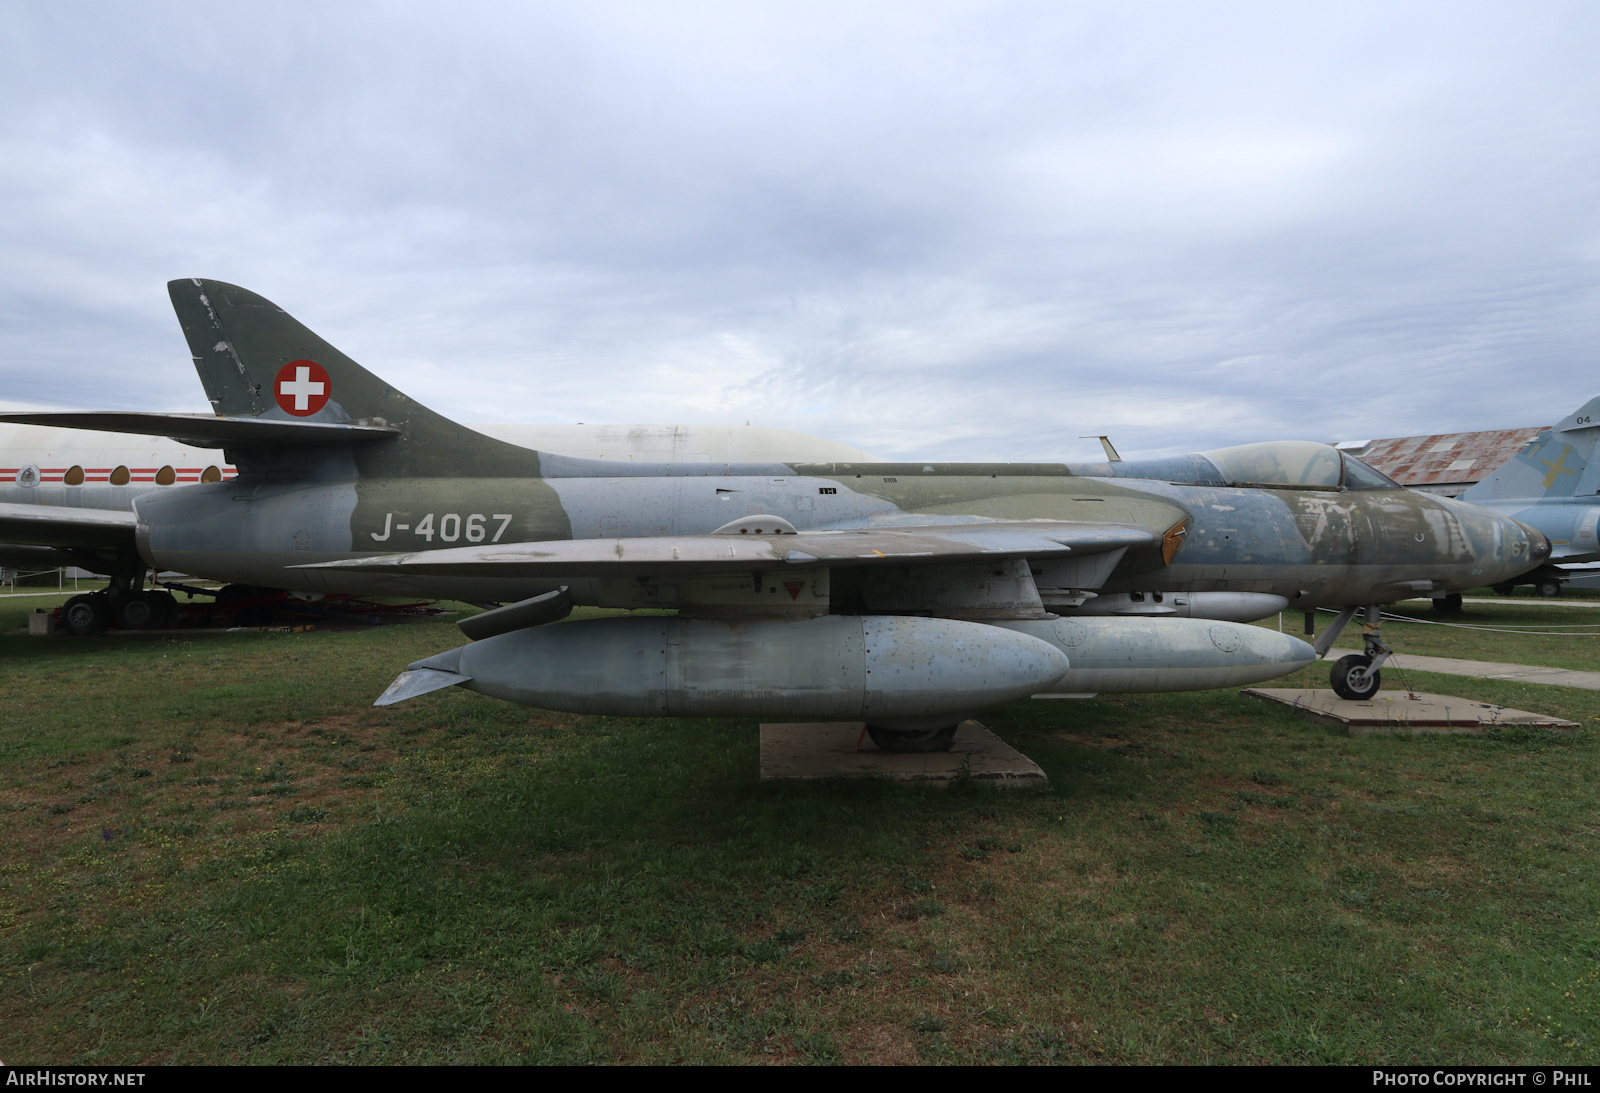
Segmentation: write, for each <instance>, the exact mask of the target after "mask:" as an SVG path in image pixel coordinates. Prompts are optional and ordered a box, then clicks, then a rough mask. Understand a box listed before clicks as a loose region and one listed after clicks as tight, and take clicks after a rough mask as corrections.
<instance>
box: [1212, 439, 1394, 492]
mask: <svg viewBox="0 0 1600 1093" xmlns="http://www.w3.org/2000/svg"><path fill="white" fill-rule="evenodd" d="M1200 454H1201V455H1203V456H1205V457H1206V458H1207V459H1209V460H1211V462H1212V463H1215V464H1216V466H1217V469H1218V470H1219V471H1221V472H1222V477H1223V478H1224V479H1225V480H1226V481H1227V483H1228V484H1229V485H1230V486H1281V487H1291V488H1300V489H1323V490H1336V489H1339V488H1340V487H1341V486H1343V487H1344V488H1345V489H1349V490H1393V489H1399V488H1400V486H1399V484H1398V483H1396V482H1394V481H1393V480H1391V479H1390V478H1388V477H1387V476H1386V475H1383V474H1381V473H1379V472H1378V471H1375V470H1373V469H1372V468H1371V467H1369V466H1367V465H1366V464H1365V463H1363V462H1361V460H1359V459H1357V458H1355V457H1354V456H1351V455H1347V454H1345V453H1344V452H1341V451H1339V450H1338V449H1337V448H1334V447H1332V446H1331V445H1328V444H1318V443H1316V442H1315V441H1311V440H1271V441H1267V442H1265V443H1262V444H1239V445H1236V446H1234V447H1232V448H1216V449H1214V450H1212V451H1209V452H1201V453H1200Z"/></svg>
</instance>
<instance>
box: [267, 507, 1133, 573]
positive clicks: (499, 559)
mask: <svg viewBox="0 0 1600 1093" xmlns="http://www.w3.org/2000/svg"><path fill="white" fill-rule="evenodd" d="M1155 541H1156V536H1155V535H1153V534H1152V533H1151V532H1149V531H1147V530H1145V529H1144V528H1139V527H1130V526H1128V525H1126V524H1101V523H1086V522H1066V521H1053V520H1028V521H1012V522H1000V521H995V522H991V523H982V524H955V525H937V526H922V527H892V528H859V529H852V530H848V531H802V532H799V533H797V534H792V535H760V536H757V535H750V536H744V535H728V534H718V535H680V536H660V537H656V538H641V539H564V540H558V541H555V542H546V543H503V544H500V545H498V546H482V547H457V548H452V549H449V550H428V551H420V552H417V553H414V554H391V555H377V556H374V557H370V558H353V559H350V560H348V561H342V562H322V563H319V564H316V565H307V566H297V567H296V568H299V569H357V570H363V571H367V572H375V573H397V574H398V573H404V574H424V575H429V576H441V577H453V576H470V577H582V576H633V575H645V574H650V573H658V572H662V571H670V572H673V573H677V574H682V575H691V574H697V573H704V574H714V573H727V572H746V571H749V570H752V569H760V568H770V567H779V566H818V565H828V566H851V567H856V566H873V565H912V564H930V563H941V564H942V563H950V562H961V561H978V560H988V559H994V560H999V559H1003V558H1028V557H1046V556H1049V555H1052V554H1055V555H1061V554H1069V553H1074V552H1076V553H1080V554H1093V553H1099V552H1101V551H1108V550H1116V549H1118V548H1122V547H1130V546H1147V545H1149V544H1151V543H1154V542H1155Z"/></svg>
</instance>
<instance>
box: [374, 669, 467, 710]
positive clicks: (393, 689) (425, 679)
mask: <svg viewBox="0 0 1600 1093" xmlns="http://www.w3.org/2000/svg"><path fill="white" fill-rule="evenodd" d="M471 678H472V677H471V676H464V675H458V674H457V673H455V672H441V671H438V670H436V669H434V668H412V669H409V670H408V671H404V672H401V673H400V674H399V675H398V676H396V677H395V681H394V682H393V683H391V684H389V689H388V690H386V691H384V692H383V693H382V694H381V695H379V696H378V701H376V702H374V703H373V705H374V706H393V705H394V704H395V703H396V702H404V701H405V700H406V699H408V698H416V697H417V696H418V695H425V694H427V693H428V692H429V691H442V690H444V689H445V688H446V687H454V686H455V685H456V684H457V683H465V682H467V680H469V679H471Z"/></svg>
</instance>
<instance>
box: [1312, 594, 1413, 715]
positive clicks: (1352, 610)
mask: <svg viewBox="0 0 1600 1093" xmlns="http://www.w3.org/2000/svg"><path fill="white" fill-rule="evenodd" d="M1357 611H1365V613H1366V619H1365V620H1364V621H1363V622H1362V624H1361V645H1362V651H1361V652H1360V653H1352V654H1350V655H1349V656H1346V657H1340V658H1339V659H1338V660H1336V661H1334V664H1333V670H1332V671H1330V672H1329V673H1328V682H1329V683H1331V684H1332V686H1333V693H1334V694H1336V695H1338V696H1339V697H1340V698H1348V699H1350V700H1351V701H1354V702H1365V701H1366V700H1367V699H1369V698H1371V697H1372V696H1373V695H1375V694H1377V693H1378V688H1379V687H1380V686H1382V685H1383V676H1382V674H1381V673H1380V672H1379V669H1380V668H1382V667H1383V664H1384V662H1385V661H1387V660H1388V659H1389V658H1390V657H1391V656H1393V655H1394V650H1393V649H1391V648H1389V647H1388V646H1387V645H1385V644H1384V643H1383V621H1382V620H1383V616H1382V614H1381V607H1380V605H1378V604H1375V603H1369V604H1367V606H1366V607H1365V608H1361V607H1347V608H1345V609H1344V610H1343V611H1341V612H1339V617H1338V618H1336V619H1334V620H1333V624H1332V625H1330V626H1329V627H1328V628H1327V629H1326V630H1324V631H1323V632H1322V636H1321V637H1319V638H1318V639H1317V642H1316V645H1315V646H1313V648H1315V649H1316V651H1317V655H1318V656H1319V657H1320V656H1323V655H1325V654H1326V653H1327V651H1328V650H1329V649H1331V648H1333V643H1334V642H1335V641H1337V640H1338V638H1339V634H1340V633H1341V632H1343V630H1344V628H1345V625H1346V624H1347V623H1348V622H1349V621H1350V620H1351V619H1353V618H1355V614H1356V612H1357Z"/></svg>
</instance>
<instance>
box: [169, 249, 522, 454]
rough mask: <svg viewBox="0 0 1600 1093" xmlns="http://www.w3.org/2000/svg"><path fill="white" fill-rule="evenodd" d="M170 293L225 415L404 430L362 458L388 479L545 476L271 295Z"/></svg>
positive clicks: (193, 282)
mask: <svg viewBox="0 0 1600 1093" xmlns="http://www.w3.org/2000/svg"><path fill="white" fill-rule="evenodd" d="M167 292H168V294H169V295H170V296H171V297H172V307H173V310H174V311H176V312H177V314H178V323H179V325H180V326H182V327H183V335H184V337H185V338H186V339H187V340H188V342H189V352H190V353H191V354H192V355H193V357H194V366H195V371H197V372H199V373H200V382H201V383H202V384H204V385H205V389H206V397H207V398H208V399H210V400H211V405H212V407H213V408H214V409H215V410H216V412H217V413H218V414H221V415H225V416H230V417H259V418H268V419H278V420H287V421H310V422H335V423H359V424H373V425H385V424H386V425H394V426H399V427H400V428H401V429H402V430H403V432H402V435H401V436H399V437H397V438H396V439H394V440H392V441H384V442H381V443H379V444H376V445H372V446H369V447H368V448H367V449H366V450H365V451H364V452H363V457H362V458H363V461H364V462H365V461H368V460H371V461H375V462H376V463H378V464H381V468H380V467H377V466H375V467H374V468H373V469H374V470H380V469H381V471H382V473H389V474H415V475H425V476H436V475H459V474H471V475H480V476H482V475H487V476H495V475H537V474H538V473H539V456H538V453H537V452H533V451H530V450H529V449H527V448H521V447H518V446H516V445H513V444H507V443H505V442H504V441H499V440H494V439H492V438H490V437H487V436H484V435H483V434H482V433H479V432H475V431H474V430H472V429H468V428H466V427H465V426H463V425H457V424H456V423H455V422H453V421H451V420H450V419H449V418H446V417H442V416H441V415H439V414H436V413H434V412H433V411H432V410H429V409H428V408H427V407H426V406H423V405H422V404H421V403H419V402H416V401H414V400H412V399H411V398H409V397H407V396H406V395H405V394H403V393H401V392H400V391H397V390H395V389H394V388H393V387H390V386H389V385H388V384H387V383H385V382H384V381H383V380H382V379H380V378H378V377H377V376H375V375H373V374H372V373H371V372H369V371H367V370H366V369H365V368H363V367H361V366H360V365H359V364H357V363H356V362H355V361H353V360H351V359H350V358H349V357H347V356H345V355H344V354H343V353H341V352H340V351H339V350H338V349H335V348H334V347H333V346H332V345H330V344H328V343H327V342H326V341H324V340H323V339H322V338H321V337H319V336H318V335H317V334H316V333H314V332H313V331H312V330H311V329H310V328H308V327H307V326H306V325H305V324H303V323H301V322H299V321H298V320H296V319H295V318H294V317H293V316H292V315H290V314H289V313H288V312H286V311H284V310H283V309H282V308H280V307H279V306H278V305H277V304H274V303H273V302H272V301H271V300H268V299H266V298H265V297H263V296H257V295H256V294H255V293H253V292H251V291H249V290H248V289H243V288H240V287H239V286H237V285H230V284H227V283H225V282H223V281H208V280H205V279H203V278H199V277H189V278H183V279H181V280H177V281H169V282H167Z"/></svg>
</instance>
